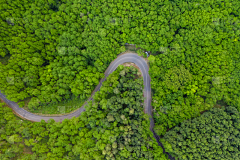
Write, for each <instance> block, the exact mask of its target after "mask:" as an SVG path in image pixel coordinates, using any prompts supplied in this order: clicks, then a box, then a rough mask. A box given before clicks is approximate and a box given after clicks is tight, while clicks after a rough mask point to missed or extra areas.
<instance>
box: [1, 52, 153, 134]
mask: <svg viewBox="0 0 240 160" xmlns="http://www.w3.org/2000/svg"><path fill="white" fill-rule="evenodd" d="M125 62H132V63H135V64H136V65H137V66H138V67H139V68H140V70H141V72H142V76H143V80H144V97H145V100H144V103H145V108H144V112H145V113H147V114H149V115H150V116H151V117H152V107H151V86H150V80H151V79H150V76H149V74H148V70H149V69H148V65H147V63H146V61H145V60H144V59H143V58H142V57H140V56H138V55H137V54H135V53H125V54H122V55H119V56H118V57H117V58H116V59H115V60H114V61H112V63H111V64H110V65H109V66H108V68H107V70H106V71H105V73H104V74H105V78H104V79H101V80H100V82H99V84H98V85H97V87H96V88H95V90H94V91H93V93H92V96H93V95H94V93H95V92H97V91H99V90H100V87H101V86H102V82H103V81H105V80H106V77H108V75H109V74H111V73H112V72H113V71H114V70H115V69H116V68H117V67H118V65H120V64H123V63H125ZM92 96H91V97H90V98H89V99H88V100H87V101H86V102H85V103H84V105H83V106H82V107H81V108H79V109H78V110H76V111H75V112H73V113H70V114H67V115H62V116H43V115H36V114H33V113H30V112H28V111H26V110H24V109H23V108H19V106H18V104H17V103H16V102H12V101H9V100H8V99H7V98H6V96H5V95H4V94H2V93H1V91H0V99H2V100H3V101H4V102H5V103H6V104H7V105H8V106H9V107H11V108H12V109H13V111H14V112H15V113H17V114H18V116H20V117H23V118H24V119H27V120H30V121H34V122H40V121H41V120H42V119H43V120H45V121H46V122H47V121H48V120H49V119H51V118H52V119H54V120H55V121H56V122H61V121H63V120H64V119H66V118H68V119H71V118H72V117H78V116H80V115H81V113H82V112H83V111H85V108H84V106H85V105H86V104H87V102H88V101H89V100H92ZM153 127H154V121H153V119H152V118H150V129H151V130H152V129H153Z"/></svg>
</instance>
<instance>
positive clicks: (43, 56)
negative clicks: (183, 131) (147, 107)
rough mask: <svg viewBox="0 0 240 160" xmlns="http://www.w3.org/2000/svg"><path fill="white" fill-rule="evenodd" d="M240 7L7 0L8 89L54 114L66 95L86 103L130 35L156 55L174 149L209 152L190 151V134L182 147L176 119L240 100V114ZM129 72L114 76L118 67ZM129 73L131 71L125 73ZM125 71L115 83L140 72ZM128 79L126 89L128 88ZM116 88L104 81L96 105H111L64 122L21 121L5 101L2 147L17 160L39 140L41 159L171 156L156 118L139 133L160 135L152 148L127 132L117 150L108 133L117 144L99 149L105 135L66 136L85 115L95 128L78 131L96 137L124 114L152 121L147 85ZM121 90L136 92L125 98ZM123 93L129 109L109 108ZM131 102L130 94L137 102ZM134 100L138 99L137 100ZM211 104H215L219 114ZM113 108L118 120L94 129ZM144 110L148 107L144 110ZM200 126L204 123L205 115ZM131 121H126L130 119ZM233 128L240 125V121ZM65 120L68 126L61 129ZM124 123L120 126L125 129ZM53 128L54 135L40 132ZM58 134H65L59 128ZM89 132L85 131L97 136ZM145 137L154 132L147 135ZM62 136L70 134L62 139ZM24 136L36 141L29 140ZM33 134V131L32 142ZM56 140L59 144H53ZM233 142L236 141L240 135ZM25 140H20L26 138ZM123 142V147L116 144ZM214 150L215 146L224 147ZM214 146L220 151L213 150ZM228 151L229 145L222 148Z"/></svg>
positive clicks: (1, 54)
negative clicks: (160, 140) (144, 88)
mask: <svg viewBox="0 0 240 160" xmlns="http://www.w3.org/2000/svg"><path fill="white" fill-rule="evenodd" d="M239 16H240V1H237V0H151V1H149V0H134V1H132V0H114V1H113V0H98V1H96V0H1V1H0V24H1V25H0V90H1V92H2V93H4V94H5V95H6V96H7V98H8V99H9V100H11V101H14V102H17V103H18V105H19V106H20V107H24V109H26V110H28V111H30V112H33V113H47V112H48V111H49V110H51V113H55V114H57V113H59V112H58V111H57V110H56V109H55V108H54V106H56V105H58V104H65V103H72V104H76V103H79V104H78V105H77V106H81V105H80V102H84V101H85V100H87V99H88V98H89V97H90V95H91V93H92V91H93V90H94V88H95V87H96V86H97V84H98V83H99V80H100V79H101V78H103V77H104V72H105V70H106V68H107V67H108V66H109V64H110V63H111V62H112V61H113V60H114V59H115V58H117V55H119V54H120V53H124V52H125V51H126V46H125V44H126V43H128V44H134V47H136V49H137V51H136V52H137V53H139V54H140V55H144V52H146V51H147V52H148V53H149V54H150V56H149V57H148V58H146V59H147V61H148V62H149V74H150V77H151V93H152V107H153V118H154V122H155V127H154V130H155V132H156V133H157V134H158V135H159V136H160V137H161V138H164V137H165V138H164V139H165V141H166V142H165V143H164V144H166V145H167V147H168V148H172V150H171V149H169V152H171V153H172V155H175V156H176V157H179V158H180V157H181V158H183V159H184V158H185V159H186V158H189V159H190V158H192V159H194V158H196V157H198V158H199V157H201V156H202V154H203V153H205V151H204V150H201V151H199V150H196V152H195V150H194V154H193V151H192V150H191V151H190V150H189V154H185V152H188V151H185V146H186V145H185V140H186V139H182V140H181V141H182V143H184V145H182V147H181V146H179V145H176V143H175V142H173V141H174V135H172V136H173V137H172V138H171V134H170V133H173V131H174V128H177V127H175V126H178V125H179V126H181V125H182V124H184V123H187V122H185V121H186V120H190V119H195V121H200V119H198V117H201V118H202V119H204V116H200V115H201V114H202V113H203V112H205V111H208V110H210V112H211V113H212V114H213V112H214V114H215V110H216V109H213V110H211V109H212V108H214V107H215V106H219V105H220V106H225V107H226V110H224V111H223V110H221V109H220V110H217V112H219V114H221V113H222V114H225V112H226V114H228V111H229V110H234V108H235V110H234V113H235V112H236V113H237V112H239V111H240V83H239V82H240V54H239V51H240V17H239ZM119 71H120V70H118V71H116V72H114V73H113V74H112V75H115V74H116V75H118V74H117V73H118V72H119ZM131 73H132V72H131ZM121 74H122V75H125V73H124V72H121ZM121 74H120V75H121ZM129 74H130V73H129ZM110 77H111V76H110ZM116 77H117V76H116ZM116 77H115V78H114V76H112V80H111V78H110V79H108V80H107V81H106V83H118V82H119V83H120V84H119V85H121V83H123V82H125V81H126V79H124V77H125V78H130V77H131V76H129V77H127V76H121V77H118V78H119V79H118V80H119V81H117V80H116ZM121 79H122V80H121ZM130 79H131V78H130ZM120 80H121V81H120ZM110 81H112V82H110ZM141 81H142V80H141ZM135 82H136V83H142V82H140V80H139V79H138V80H136V79H135V80H134V81H133V82H132V83H134V84H135ZM112 85H113V84H112ZM115 87H116V86H115ZM121 87H122V88H123V89H122V90H121V89H118V88H121ZM131 87H136V88H135V90H136V91H135V92H136V93H135V92H130V93H131V94H130V93H128V92H126V91H128V89H125V90H124V88H131ZM107 88H109V86H108V87H107V86H105V87H104V86H102V88H101V91H100V92H98V93H96V95H95V99H94V101H95V102H94V101H93V102H91V103H89V106H87V107H86V108H88V109H89V108H92V110H93V111H94V110H96V109H97V108H96V105H94V103H95V104H96V103H97V102H99V105H100V106H103V108H102V113H101V111H100V110H98V111H95V114H93V113H92V112H90V113H89V110H88V109H87V111H86V113H83V115H81V116H80V117H77V118H74V119H72V120H65V121H64V122H63V123H56V122H50V123H44V122H41V123H32V122H26V121H23V122H22V123H23V124H22V126H21V124H20V121H17V120H13V118H7V117H6V116H7V115H9V116H10V115H11V116H10V117H14V116H13V115H12V113H11V111H10V110H8V109H7V108H6V107H3V109H2V111H1V113H0V114H2V117H3V118H2V119H3V120H1V126H2V129H1V128H0V129H1V137H2V139H1V141H2V142H1V143H3V144H4V145H3V146H1V147H3V148H1V156H3V158H5V159H9V156H10V157H11V156H12V157H13V155H17V154H20V152H21V153H22V149H24V144H25V145H27V147H28V146H29V147H30V148H31V147H32V149H33V150H32V152H34V153H33V154H32V155H27V156H26V157H29V156H30V157H35V158H36V159H45V158H46V157H49V159H57V158H59V159H64V157H68V158H70V159H75V157H79V156H80V157H84V156H85V157H87V156H89V159H91V158H92V159H94V158H95V159H97V158H96V157H98V159H113V157H114V158H116V159H117V158H119V157H121V159H122V157H124V158H125V159H131V158H132V159H141V158H142V159H143V157H145V158H146V159H148V158H149V159H151V158H152V159H159V158H160V159H161V158H162V159H165V158H166V156H165V154H163V152H162V149H161V148H159V147H158V146H157V144H156V141H155V140H152V141H151V142H149V141H150V140H149V139H148V138H146V137H151V139H152V136H150V134H151V133H150V132H149V131H148V129H149V127H147V125H148V124H142V131H141V132H140V131H139V133H140V134H139V135H135V133H134V137H138V138H137V139H138V140H142V141H141V142H136V143H141V144H142V145H143V146H145V147H147V146H148V144H149V145H150V144H152V146H148V147H147V149H146V148H144V147H143V148H144V149H143V150H144V152H141V153H138V150H140V149H139V144H138V145H132V144H131V145H130V144H125V143H124V140H125V139H126V137H124V138H120V137H118V138H119V139H117V141H118V142H121V144H123V145H124V146H125V148H126V149H123V150H121V151H118V152H117V151H116V150H114V149H116V148H111V147H109V145H110V146H111V145H113V143H114V141H108V142H104V143H105V144H106V145H107V144H108V147H107V149H106V148H105V147H102V148H101V147H100V148H98V149H96V151H95V148H96V146H95V145H97V144H95V143H92V142H93V141H92V142H91V143H90V144H88V143H83V144H78V143H75V139H74V138H72V139H71V138H70V137H71V136H64V134H67V133H63V132H65V131H66V132H67V131H68V129H67V128H66V129H65V128H64V129H63V130H62V129H61V127H63V126H67V127H69V126H71V125H72V126H79V125H80V124H82V123H84V124H89V125H85V127H86V126H87V127H86V129H83V130H81V131H80V130H78V129H76V130H77V131H75V132H74V134H75V133H76V135H77V134H78V133H80V132H84V133H89V137H91V138H90V139H92V140H95V139H94V138H92V137H93V135H95V134H92V131H94V132H95V130H97V129H98V131H101V133H102V132H103V133H105V130H104V129H103V128H104V127H103V126H105V127H108V130H111V131H113V129H109V128H111V125H112V123H114V122H115V121H117V122H118V123H120V121H121V120H123V121H124V123H123V122H121V123H123V124H124V125H126V126H131V124H132V123H130V122H128V123H126V124H125V122H126V121H125V120H124V119H125V118H126V119H129V120H130V119H133V120H136V121H137V122H139V123H140V122H141V123H143V122H144V123H145V122H146V123H148V121H147V118H146V117H145V118H144V114H143V113H142V112H140V109H142V108H143V105H142V104H141V105H139V104H138V103H137V102H138V101H140V99H141V98H140V97H138V96H139V95H136V94H140V91H141V93H142V89H141V90H140V88H141V87H140V88H139V85H137V84H136V85H134V86H133V85H126V84H125V85H124V86H117V88H113V87H110V88H109V89H107ZM132 89H133V88H132ZM133 90H134V89H133ZM123 91H124V94H123V93H122V92H123ZM125 92H126V93H125ZM138 92H139V93H138ZM119 93H121V94H123V95H125V96H126V97H121V96H120V97H119ZM121 94H120V95H121ZM128 94H130V95H128ZM112 97H113V98H112ZM127 97H129V98H130V97H131V98H132V99H131V98H130V99H127ZM136 97H138V98H139V99H138V98H136ZM141 97H142V94H141ZM111 98H112V99H111ZM110 99H111V100H110ZM74 101H75V102H74ZM122 101H124V102H122ZM73 102H74V103H73ZM116 102H117V106H118V107H119V106H122V108H121V107H120V108H118V107H117V108H118V109H119V110H121V112H120V111H118V112H117V111H116V110H115V108H116V107H115V108H108V105H107V104H109V103H111V104H113V103H116ZM123 103H124V104H123ZM125 103H129V104H127V106H128V107H127V106H126V104H125ZM131 103H133V104H134V103H137V105H136V104H135V105H133V104H131ZM129 106H131V107H129ZM136 106H138V107H137V108H136ZM94 107H95V108H94ZM134 107H135V108H134ZM228 107H229V109H228ZM93 108H94V109H93ZM75 109H76V107H73V106H72V107H70V108H69V109H68V110H67V112H71V111H73V110H75ZM90 110H91V109H90ZM104 110H105V111H104ZM133 111H134V112H133ZM98 112H100V113H98ZM127 112H129V113H130V112H131V113H134V116H133V115H127ZM135 112H136V113H135ZM210 112H207V113H208V114H210ZM223 112H224V113H223ZM122 113H125V114H124V115H125V118H124V117H121V115H120V114H122ZM88 114H92V115H88ZM106 114H109V115H107V117H108V118H107V120H109V119H110V121H108V123H107V120H106V119H105V121H106V122H105V121H104V122H102V123H100V122H98V124H100V126H101V127H96V126H95V128H94V123H93V122H95V121H98V120H97V119H103V118H101V115H102V116H103V115H104V116H106ZM135 114H137V115H138V116H140V115H142V118H140V117H138V116H135ZM226 114H225V115H226ZM117 115H118V116H120V118H121V119H120V120H119V119H118V120H119V121H118V120H117V119H116V118H115V117H117ZM216 115H217V113H216ZM99 116H100V117H99ZM230 116H232V113H231V114H230ZM4 117H5V118H4ZM84 117H85V118H84ZM90 117H92V119H93V120H92V121H88V120H87V119H91V118H90ZM113 119H114V120H113ZM111 120H113V121H111ZM226 121H227V120H226ZM18 123H19V124H18ZM105 123H106V124H105ZM194 123H195V122H194ZM229 123H231V122H229ZM10 124H11V125H12V127H13V128H14V127H19V129H17V128H15V129H7V128H9V127H10V126H9V125H10ZM64 124H71V125H64ZM133 124H134V123H133ZM24 125H25V127H26V126H29V128H28V129H26V130H24V133H25V132H26V133H28V134H27V135H28V136H29V137H30V138H29V137H25V136H24V135H25V134H24V135H23V134H22V130H21V129H22V128H24ZM114 125H116V123H115V124H114ZM119 125H120V124H119ZM138 125H140V124H137V123H136V126H138ZM196 125H198V123H197V122H196ZM199 125H200V124H199ZM219 125H220V124H219ZM34 126H35V128H42V129H43V132H42V131H41V132H40V131H39V132H37V131H36V132H35V130H37V129H32V128H34ZM39 126H40V127H39ZM54 126H55V128H57V129H52V132H50V131H46V132H45V130H48V129H47V127H49V128H51V127H54ZM56 126H57V127H56ZM59 126H60V127H59ZM126 126H124V129H125V128H128V127H126ZM220 126H222V125H220ZM229 127H230V126H229ZM4 128H5V129H4ZM10 128H11V127H10ZM20 128H21V129H20ZM132 128H134V127H132ZM182 128H184V126H182ZM232 128H235V129H233V130H238V131H239V128H237V127H236V126H232ZM58 129H59V132H57V131H58ZM129 129H130V128H129ZM137 129H139V128H137ZM5 130H6V133H7V134H9V135H8V136H12V135H14V134H16V135H14V136H12V138H10V139H8V138H9V137H8V138H6V136H5V137H4V135H5V134H6V133H5ZM28 130H29V131H28ZM49 130H50V129H49ZM60 130H62V132H60ZM132 130H134V129H132ZM140 130H141V129H140ZM172 130H173V131H172ZM96 132H97V131H96ZM107 132H108V133H109V131H107ZM119 132H120V131H119ZM119 132H118V131H116V133H111V134H114V135H118V136H121V134H120V133H119ZM129 132H130V131H129ZM132 132H133V131H132ZM135 132H137V131H135ZM168 132H169V133H168ZM196 132H197V131H196ZM43 133H46V135H42V136H40V135H39V134H43ZM72 133H73V132H72ZM194 133H195V132H194ZM53 134H56V135H54V136H53ZM57 134H59V135H57ZM82 134H83V133H82ZM106 134H107V133H106ZM109 134H110V133H109ZM122 134H123V133H122ZM165 134H166V135H165ZM196 134H197V133H196ZM85 135H86V134H84V136H85ZM123 135H124V134H123ZM209 135H211V134H210V133H209ZM18 136H19V137H20V138H19V139H18V138H17V137H18ZM84 136H83V138H85V139H87V138H88V139H89V137H84ZM140 136H143V137H144V138H139V137H140ZM13 137H15V138H16V143H14V145H13V144H11V139H13ZM58 137H61V138H60V139H61V141H60V139H59V141H60V142H58ZM72 137H74V136H72ZM15 138H14V139H15ZM21 138H22V139H27V140H28V141H26V142H25V141H24V143H22V139H21ZM128 138H129V137H128ZM30 139H32V140H31V141H30V142H29V140H30ZM238 139H239V138H238ZM49 140H50V142H49ZM85 141H86V140H85ZM167 141H168V142H167ZM175 141H176V139H175ZM48 142H49V143H48ZM54 143H56V145H57V147H56V146H51V145H52V144H54ZM79 143H82V142H79ZM101 143H102V142H101ZM134 143H135V141H134ZM186 143H187V142H186ZM229 143H230V144H232V142H229ZM15 144H16V145H19V146H17V147H16V145H15ZM48 144H49V145H48ZM67 144H69V146H68V147H67V146H64V145H67ZM155 144H156V145H155ZM196 144H197V142H195V141H194V140H193V141H192V145H196ZM61 145H63V146H61ZM86 145H87V146H86ZM118 145H119V144H118ZM233 145H235V144H233ZM73 146H76V147H73ZM83 146H84V147H83ZM114 146H116V144H115V143H114ZM121 146H122V145H121ZM170 146H171V147H170ZM14 147H15V149H14ZM71 147H72V148H71ZM206 147H211V146H208V145H207V146H206ZM7 148H9V150H7ZM16 148H18V149H16ZM40 148H42V149H40ZM65 148H68V149H65ZM83 148H84V149H83ZM121 148H123V147H121ZM140 148H141V147H140ZM230 148H231V149H233V150H234V151H229V152H227V151H226V152H224V153H223V151H222V156H223V157H224V156H226V155H229V154H232V155H231V156H232V157H233V158H236V157H237V155H233V154H235V152H237V150H236V149H238V151H239V148H237V147H236V146H233V148H232V147H230ZM141 149H142V148H141ZM80 150H81V151H82V152H81V154H80ZM132 150H134V151H132ZM13 151H14V152H13ZM15 151H16V153H15ZM38 151H39V152H38ZM47 152H49V153H47ZM212 152H213V153H215V151H212ZM190 153H191V154H190ZM195 153H196V154H195ZM208 154H209V157H211V155H212V153H208ZM218 154H220V152H219V153H217V154H216V155H218ZM231 156H229V157H231ZM136 157H137V158H136ZM163 157H165V158H163ZM219 157H221V156H219ZM223 157H222V158H223ZM181 158H180V159H181ZM26 159H27V158H26ZM66 159H67V158H66ZM236 159H237V158H236Z"/></svg>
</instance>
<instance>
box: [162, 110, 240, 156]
mask: <svg viewBox="0 0 240 160" xmlns="http://www.w3.org/2000/svg"><path fill="white" fill-rule="evenodd" d="M239 122H240V112H239V111H238V110H237V109H236V108H235V107H231V106H228V107H226V108H225V107H223V108H212V109H210V110H209V111H207V112H205V113H203V114H202V115H201V116H200V117H197V118H195V119H193V120H188V121H185V122H183V123H182V124H181V125H180V126H176V127H174V128H173V129H172V130H171V131H169V132H167V133H166V134H165V135H164V139H162V141H163V142H164V143H166V144H165V145H164V146H165V147H166V150H167V151H168V152H169V153H171V154H173V155H175V157H176V158H177V157H179V159H182V160H184V159H186V160H192V159H229V160H235V159H239V156H240V152H239V144H240V138H239V137H240V133H239V129H240V123H239Z"/></svg>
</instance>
